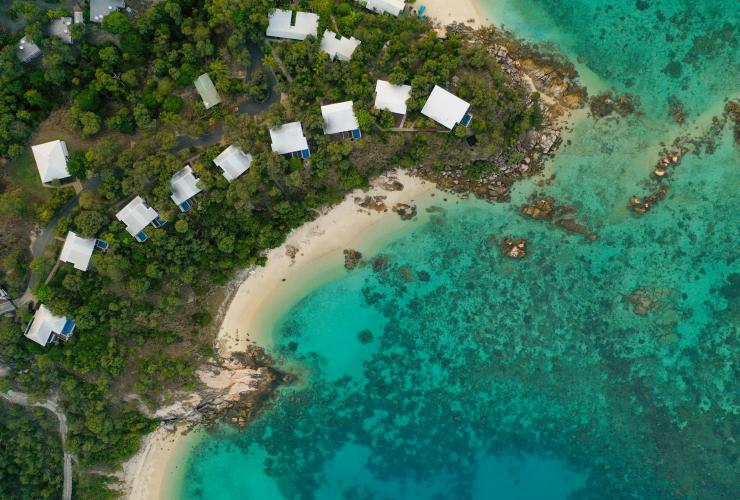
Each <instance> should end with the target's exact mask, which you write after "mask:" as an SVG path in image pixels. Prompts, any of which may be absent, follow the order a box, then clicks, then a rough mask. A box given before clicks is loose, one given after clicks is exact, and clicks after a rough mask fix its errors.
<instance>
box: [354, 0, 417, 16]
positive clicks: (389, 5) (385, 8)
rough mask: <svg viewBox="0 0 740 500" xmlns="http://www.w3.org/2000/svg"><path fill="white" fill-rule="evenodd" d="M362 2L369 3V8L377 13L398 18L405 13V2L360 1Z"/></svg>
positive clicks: (398, 0)
mask: <svg viewBox="0 0 740 500" xmlns="http://www.w3.org/2000/svg"><path fill="white" fill-rule="evenodd" d="M358 1H361V2H367V8H368V9H370V10H374V11H375V12H379V13H381V14H382V13H383V12H386V13H388V14H391V15H394V16H398V15H399V14H401V12H403V9H404V7H405V6H406V5H405V2H404V0H358Z"/></svg>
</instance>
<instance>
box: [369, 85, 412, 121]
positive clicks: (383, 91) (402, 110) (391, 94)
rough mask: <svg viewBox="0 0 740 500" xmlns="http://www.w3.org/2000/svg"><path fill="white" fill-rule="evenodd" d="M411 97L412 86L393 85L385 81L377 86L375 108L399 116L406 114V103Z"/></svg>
mask: <svg viewBox="0 0 740 500" xmlns="http://www.w3.org/2000/svg"><path fill="white" fill-rule="evenodd" d="M410 95H411V85H393V84H392V83H390V82H386V81H385V80H378V83H376V84H375V107H376V108H378V109H386V110H388V111H390V112H391V113H397V114H399V115H405V114H406V101H408V99H409V96H410Z"/></svg>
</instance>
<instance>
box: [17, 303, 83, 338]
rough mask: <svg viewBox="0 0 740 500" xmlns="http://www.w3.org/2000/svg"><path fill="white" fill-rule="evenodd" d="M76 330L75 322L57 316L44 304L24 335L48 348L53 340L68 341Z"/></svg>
mask: <svg viewBox="0 0 740 500" xmlns="http://www.w3.org/2000/svg"><path fill="white" fill-rule="evenodd" d="M74 329H75V322H74V321H72V320H70V319H67V318H65V317H64V316H55V315H54V314H52V312H51V311H50V310H49V309H48V308H47V307H46V306H45V305H43V304H41V305H40V306H39V308H38V310H37V311H36V314H35V315H34V316H33V319H32V320H31V321H30V322H29V323H28V326H27V327H26V331H25V333H24V335H25V336H26V338H29V339H31V340H33V341H34V342H36V343H37V344H39V345H40V346H41V347H46V346H47V345H48V344H49V342H51V340H52V339H53V338H55V337H56V338H58V339H59V340H63V341H64V340H67V339H69V337H70V336H71V335H72V332H73V331H74Z"/></svg>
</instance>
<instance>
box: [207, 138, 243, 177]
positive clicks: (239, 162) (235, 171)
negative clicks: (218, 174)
mask: <svg viewBox="0 0 740 500" xmlns="http://www.w3.org/2000/svg"><path fill="white" fill-rule="evenodd" d="M213 163H215V164H216V166H217V167H219V168H220V169H221V170H222V171H223V174H224V177H226V180H227V181H229V182H231V181H233V180H234V179H236V178H237V177H239V176H240V175H242V174H243V173H244V172H246V171H247V170H249V167H250V165H251V164H252V155H251V154H249V153H245V152H244V151H242V150H241V148H238V147H236V146H234V145H233V144H232V145H231V146H229V147H228V148H226V149H224V150H223V151H222V152H221V154H220V155H218V156H217V157H216V158H214V160H213Z"/></svg>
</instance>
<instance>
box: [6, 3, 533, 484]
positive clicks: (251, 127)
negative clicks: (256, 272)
mask: <svg viewBox="0 0 740 500" xmlns="http://www.w3.org/2000/svg"><path fill="white" fill-rule="evenodd" d="M278 3H280V4H285V5H287V2H278ZM298 4H299V6H300V7H301V8H303V9H306V10H312V11H314V12H318V13H320V14H321V24H320V26H319V33H322V32H323V30H324V29H325V28H330V29H334V30H338V32H339V33H340V34H343V35H346V36H350V35H352V36H355V37H357V38H359V39H360V40H362V45H361V46H360V47H359V48H358V49H357V51H356V52H355V55H354V57H353V59H352V61H351V62H349V63H343V62H332V61H329V60H328V57H327V56H326V54H323V53H321V52H320V51H319V50H318V42H317V41H316V40H315V39H309V40H306V41H304V42H286V43H282V42H272V43H270V44H269V45H265V46H264V47H265V49H264V50H265V52H266V54H267V55H266V56H265V61H266V63H267V64H268V66H270V67H271V68H272V69H273V70H274V72H275V73H276V74H277V76H278V79H279V84H278V86H279V90H280V91H282V92H284V93H285V94H286V95H287V99H283V100H282V102H281V103H278V104H274V105H272V106H271V107H270V108H269V109H268V110H266V111H265V112H264V113H262V114H260V115H259V116H248V115H246V114H238V113H236V112H235V111H234V108H235V106H234V105H235V104H236V103H239V102H242V101H244V100H250V99H251V100H253V101H256V102H260V101H263V100H264V99H266V97H268V90H269V86H268V83H267V78H266V75H265V74H264V73H262V72H261V70H258V71H255V72H254V73H253V74H249V75H246V78H245V79H240V78H237V77H236V76H235V75H237V74H238V72H239V71H240V69H243V67H244V66H248V65H249V62H250V61H249V57H250V56H249V54H250V52H249V50H248V44H250V43H257V44H263V42H264V31H265V27H266V25H267V14H268V11H269V9H270V8H273V7H274V6H275V2H273V1H271V0H205V1H203V0H200V1H199V0H179V1H174V0H163V1H160V2H156V3H155V4H154V5H153V6H152V7H151V8H149V9H148V10H146V11H145V12H142V13H141V14H140V15H139V16H138V17H136V18H129V17H127V16H126V15H124V14H122V13H113V14H110V15H109V16H108V17H106V18H105V21H104V23H103V25H102V29H101V28H98V27H95V26H91V25H87V26H86V27H85V30H76V33H75V44H74V45H73V46H67V45H65V44H63V43H61V42H60V41H58V40H54V39H50V38H48V37H46V36H45V35H44V33H45V30H44V29H43V27H44V25H45V23H46V22H48V19H49V15H46V14H44V15H41V14H40V13H39V12H38V11H37V10H36V8H35V7H34V6H32V5H31V4H29V3H27V2H26V3H23V4H19V7H17V8H16V10H17V11H18V12H20V13H22V16H23V17H24V19H25V20H26V33H25V34H26V36H31V37H32V38H33V39H34V40H36V41H37V42H38V43H39V45H40V46H41V47H42V49H43V50H44V56H43V59H41V60H40V61H36V62H34V63H32V64H27V65H21V64H20V63H19V62H18V61H17V60H16V58H15V51H14V48H13V47H14V43H15V42H16V41H17V40H18V39H19V38H20V36H21V33H15V34H9V33H4V34H2V33H0V47H2V50H0V66H1V67H2V68H3V71H2V74H1V75H0V103H1V104H0V130H5V132H0V156H6V157H7V158H15V157H18V156H19V155H20V153H21V152H23V151H26V149H27V140H28V138H29V135H30V133H31V131H32V130H33V128H34V127H35V126H36V125H38V124H39V122H40V121H41V120H43V119H44V118H45V117H46V116H48V114H49V112H50V111H52V110H53V109H56V108H61V109H62V110H63V112H64V113H65V114H66V116H67V122H68V126H70V127H73V128H74V130H76V131H77V133H78V134H80V135H84V136H90V137H92V138H93V141H94V146H93V147H91V148H89V149H88V150H87V151H86V152H84V154H83V153H82V152H79V151H77V152H73V155H72V162H71V168H72V170H73V172H74V173H75V174H76V175H78V176H79V177H81V178H83V179H84V178H92V177H95V176H97V177H99V179H100V185H99V187H98V188H97V189H95V190H93V191H87V192H85V193H83V196H81V197H80V208H79V209H78V210H77V211H75V212H73V213H71V214H69V215H67V216H65V217H63V218H62V220H61V222H60V223H59V225H58V226H57V234H58V235H59V236H63V235H64V234H66V232H67V231H68V230H74V231H76V232H78V233H80V234H82V235H85V236H94V235H96V236H98V237H100V238H102V239H104V240H106V241H107V242H109V243H110V244H111V247H110V250H109V251H108V253H107V254H105V255H101V254H96V255H95V256H94V257H93V261H92V269H91V270H90V271H88V272H86V273H80V272H78V271H76V270H74V269H73V268H72V267H71V265H64V266H61V267H60V269H59V271H58V272H57V273H56V275H55V276H54V278H53V279H52V280H51V281H50V282H49V283H48V284H41V285H39V286H38V287H37V289H36V290H35V293H36V296H37V298H38V299H39V300H40V301H42V302H43V303H45V304H46V305H47V306H49V307H50V308H51V309H52V310H54V311H56V312H58V313H63V314H65V315H67V316H68V317H70V318H73V319H74V320H75V321H76V323H77V331H76V333H75V335H74V336H73V338H72V340H71V341H70V342H68V343H67V344H66V345H65V346H63V347H49V348H47V349H41V348H39V347H38V346H36V345H35V344H33V343H31V342H29V341H27V340H26V339H24V338H23V337H22V330H23V326H24V325H25V321H26V320H27V319H28V315H27V314H26V313H22V314H21V316H22V318H18V321H13V320H10V319H7V318H5V319H2V320H0V353H1V356H0V360H3V359H7V360H10V361H12V363H13V368H14V383H16V384H17V385H18V386H20V387H22V388H24V389H25V390H26V391H29V392H33V393H35V394H39V395H40V394H46V393H47V392H48V391H50V390H51V389H52V388H54V389H56V390H60V391H61V394H62V398H63V400H62V403H63V406H64V408H65V411H66V412H67V415H68V420H69V432H70V437H69V447H70V449H71V451H72V452H73V453H74V454H75V456H76V458H77V459H78V460H79V464H80V466H81V469H82V470H83V471H84V470H85V469H86V468H91V467H93V466H95V467H96V468H100V467H102V466H114V465H115V464H116V463H117V462H119V461H120V460H122V459H124V458H125V457H127V456H129V455H130V454H131V453H132V452H134V451H135V450H136V449H137V447H138V440H139V437H140V436H141V435H142V434H143V433H145V432H148V431H150V430H151V429H152V428H153V425H154V424H153V423H152V422H151V421H149V420H148V419H146V418H144V417H143V416H142V415H141V414H140V413H139V412H138V411H137V410H136V409H135V408H134V406H133V405H131V404H129V403H125V402H124V398H123V396H125V395H128V394H131V393H137V394H139V395H140V397H141V398H142V399H143V400H144V401H145V402H146V403H149V404H150V405H152V406H156V405H157V404H159V403H161V402H162V401H163V400H164V399H166V398H167V397H169V396H170V395H171V394H172V391H174V390H179V389H187V388H193V387H195V386H196V385H197V381H196V378H195V376H194V371H195V367H196V366H197V365H198V363H200V362H201V361H202V360H204V359H205V358H207V357H208V356H211V355H212V354H213V353H212V348H211V347H210V344H211V340H212V330H213V328H212V325H210V322H211V318H212V311H211V310H210V308H209V306H208V305H206V304H208V303H209V300H208V294H209V292H210V291H211V290H212V289H213V288H214V287H215V286H218V285H222V284H224V283H226V282H227V281H228V280H229V279H231V278H232V277H233V276H234V271H235V270H237V269H240V268H244V267H247V266H251V265H260V264H263V263H264V256H263V251H264V250H265V249H268V248H271V247H275V246H277V245H279V244H280V243H281V242H282V241H283V240H284V238H285V235H286V234H287V233H288V232H289V231H290V230H291V229H293V228H295V227H298V226H300V225H301V224H303V223H305V222H306V221H308V220H310V219H311V218H313V217H314V216H315V209H316V208H317V207H319V206H321V205H324V204H327V203H333V202H336V201H338V200H339V199H341V197H342V196H343V195H344V194H345V193H346V192H347V191H348V190H351V189H353V188H358V187H363V186H366V185H367V184H368V181H369V179H370V178H371V177H372V176H375V175H377V174H379V173H381V172H382V171H384V170H387V169H389V168H393V167H397V166H404V167H410V166H415V165H429V166H434V165H440V164H445V165H459V166H460V168H469V169H470V170H469V172H472V173H476V174H479V173H481V172H483V171H485V170H486V168H489V167H488V164H487V163H481V162H480V161H478V162H474V161H473V160H474V159H477V158H479V157H480V156H485V155H492V154H506V151H507V150H508V149H509V148H510V147H511V146H512V145H514V144H516V143H517V141H518V140H519V138H520V136H521V135H522V133H523V132H525V131H527V130H528V129H530V128H532V127H537V126H539V125H540V121H541V112H540V110H539V107H538V104H537V101H536V100H535V101H534V102H532V103H528V101H527V99H526V93H525V92H524V91H523V90H522V89H518V88H513V87H511V86H510V84H509V83H507V80H506V79H505V77H504V75H503V73H502V72H501V71H500V68H499V67H498V65H497V64H496V62H495V60H494V59H493V58H492V57H490V56H489V55H488V54H487V52H486V50H485V49H484V48H482V47H480V46H477V45H474V44H471V43H469V42H468V41H466V40H465V39H464V38H462V37H461V36H459V35H454V34H450V35H449V39H448V40H441V39H439V38H437V36H436V35H435V33H434V31H433V30H431V29H430V26H429V25H428V24H427V23H426V22H424V21H420V20H418V19H416V18H415V17H413V16H409V15H406V16H401V17H400V18H394V17H391V16H387V15H385V16H380V15H376V14H372V13H369V12H366V11H365V10H364V9H362V8H361V7H360V6H359V5H358V4H356V3H355V2H351V1H341V2H332V1H328V0H315V1H302V2H298ZM44 16H46V17H44ZM283 68H284V69H285V71H286V72H287V74H284V73H283ZM206 71H207V72H209V74H210V75H211V77H212V78H213V80H214V82H215V84H216V87H217V89H218V90H219V92H220V93H221V94H222V97H223V98H224V104H222V105H221V106H218V107H216V108H214V109H212V110H210V111H208V112H206V111H205V110H204V108H203V106H202V103H201V101H200V99H199V98H198V97H197V95H195V94H194V91H193V87H192V81H193V80H194V79H195V77H196V76H198V75H199V74H201V73H203V72H206ZM288 76H290V78H292V80H293V81H292V83H290V84H289V83H287V81H288ZM378 78H384V79H389V80H390V81H392V82H395V83H408V84H411V85H412V86H413V93H412V96H411V99H410V101H409V117H408V120H407V123H406V127H412V126H413V127H416V128H419V129H428V128H433V129H439V126H437V125H436V124H433V123H431V122H429V121H428V120H426V119H425V118H423V117H422V116H421V115H420V114H419V110H420V109H421V107H422V105H423V103H424V101H425V99H426V96H427V95H428V94H429V92H430V91H431V89H432V88H433V86H434V85H435V84H440V85H442V86H445V87H446V88H448V89H449V90H451V91H452V92H455V93H457V94H458V95H459V96H460V97H462V98H464V99H467V100H469V101H471V102H472V112H473V114H474V116H475V118H474V120H473V125H472V127H471V131H472V132H473V133H475V134H476V136H477V138H478V143H477V145H476V148H475V149H473V148H471V147H470V146H468V144H467V143H466V141H465V137H466V136H467V134H468V131H467V130H466V129H463V128H459V129H457V130H455V131H454V132H453V133H440V132H438V131H431V132H429V131H427V132H421V131H420V132H416V133H397V132H393V131H389V130H387V129H389V128H392V127H394V126H395V117H394V116H393V115H391V114H390V113H388V112H385V111H383V112H377V111H375V110H372V104H373V92H374V86H375V81H376V79H378ZM65 89H70V90H69V91H66V90H65ZM29 92H31V93H32V95H29ZM33 92H37V93H38V95H36V94H35V93H33ZM343 100H353V101H354V102H355V111H356V113H357V115H358V119H359V120H360V122H361V127H362V129H363V139H361V140H359V141H349V140H344V141H340V140H337V139H335V138H328V137H326V136H324V135H323V130H322V126H323V122H322V118H321V114H320V108H319V106H320V104H330V103H333V102H339V101H343ZM294 120H300V121H301V122H302V123H303V127H304V132H305V134H306V136H307V137H308V138H309V141H310V143H311V149H312V153H313V155H312V157H311V160H310V161H307V162H302V161H300V160H297V159H287V158H284V157H282V156H279V155H276V154H274V153H272V152H271V150H270V144H269V134H268V126H272V125H277V124H281V123H284V122H287V121H294ZM11 123H12V124H14V126H13V127H10V128H12V132H10V128H8V127H7V126H6V127H3V126H2V124H11ZM218 126H222V127H223V137H222V138H221V139H222V141H221V145H219V144H214V145H211V146H207V147H204V148H201V149H196V148H185V149H181V150H180V151H176V148H175V144H176V140H175V139H176V137H175V132H187V133H189V134H191V135H193V136H197V135H200V134H203V133H205V132H209V131H212V130H218V128H217V127H218ZM3 134H4V135H3ZM126 134H128V137H126V136H125V135H126ZM218 140H219V138H218V137H217V138H216V139H215V140H214V141H213V142H216V141H218ZM232 143H235V144H238V145H240V146H241V147H242V148H243V149H244V150H245V151H249V152H251V153H252V154H253V155H254V162H253V164H252V167H251V169H250V171H249V172H248V173H246V174H245V175H243V176H241V177H240V178H239V179H237V180H236V181H234V182H232V183H228V182H227V181H226V180H225V179H224V178H223V176H222V175H221V173H220V171H219V170H218V169H217V168H215V167H214V165H213V164H212V162H211V161H212V159H213V158H214V157H215V156H216V155H218V153H219V152H220V151H221V150H222V149H223V147H224V146H223V145H224V144H232ZM186 161H189V162H190V163H191V164H192V166H193V169H194V170H195V172H196V175H197V176H198V177H199V178H200V179H201V181H200V186H201V187H203V188H204V192H202V193H201V194H199V195H198V196H197V198H196V203H195V206H194V208H193V209H192V210H191V211H189V212H187V213H180V212H179V211H178V209H177V207H176V206H175V205H174V204H173V203H172V201H171V199H170V194H171V193H170V190H169V183H168V181H169V179H170V177H171V176H172V174H173V173H175V172H176V171H177V170H179V169H181V168H182V167H183V165H184V164H185V162H186ZM12 165H14V163H10V167H8V166H6V167H2V168H5V169H8V168H10V169H11V170H12V169H13V167H12ZM4 175H5V176H9V175H10V173H9V172H5V174H4ZM33 189H34V190H35V189H36V187H34V188H33ZM23 192H24V191H23V188H22V187H18V188H16V190H15V191H12V192H9V191H2V190H1V189H0V218H1V217H2V215H3V210H5V211H6V212H8V213H12V212H13V210H15V209H14V208H13V206H14V205H13V204H14V199H16V198H13V197H14V196H17V195H18V194H22V193H23ZM14 193H16V194H14ZM57 193H63V191H55V192H53V193H52V194H50V195H49V194H47V195H46V198H47V199H48V200H50V201H48V202H47V204H46V205H45V207H43V208H44V210H41V209H38V208H36V209H35V210H34V212H33V213H34V214H35V215H34V217H35V220H38V221H43V220H45V219H48V218H49V217H50V215H51V213H53V211H54V210H55V209H56V208H57V207H58V206H59V204H60V202H61V203H63V200H62V197H63V194H57ZM132 195H141V196H143V197H144V198H145V199H146V200H147V202H148V203H149V204H150V205H151V206H153V207H154V208H156V209H157V210H158V211H159V212H160V215H161V217H162V218H164V219H166V220H167V221H169V224H167V225H166V226H165V227H163V228H160V229H154V228H151V227H150V228H147V230H146V231H147V234H148V235H149V237H150V238H149V240H148V241H147V242H146V243H145V244H139V243H137V242H135V241H134V239H133V238H132V237H131V236H130V235H129V234H128V233H127V232H126V231H125V229H124V226H123V225H122V224H121V223H120V222H118V221H117V220H115V217H114V215H115V213H116V211H117V210H118V209H120V207H121V203H122V202H124V201H125V200H126V199H127V198H129V197H130V196H132ZM21 205H22V204H21ZM3 207H5V208H3ZM18 210H20V208H19V209H18ZM1 220H2V219H0V221H1ZM4 240H5V236H3V237H0V244H4V245H5V246H6V247H7V248H8V250H13V249H14V248H15V247H14V246H13V242H12V241H10V240H8V241H7V242H5V243H4V242H3V241H4ZM58 249H59V245H58V244H54V245H51V246H50V247H49V248H48V249H47V259H46V260H45V259H43V258H41V259H36V260H35V261H34V266H35V268H37V269H38V270H39V271H40V272H39V273H38V274H45V273H44V271H46V270H47V269H48V267H50V266H49V265H50V264H51V263H53V260H54V259H56V256H57V252H58ZM11 254H12V252H10V253H8V254H4V255H8V256H7V257H5V258H4V260H3V261H2V262H0V280H9V279H10V278H11V277H13V276H14V277H15V278H14V279H15V285H14V288H15V290H16V291H20V290H21V289H22V287H21V286H20V285H19V284H20V283H22V282H23V281H22V279H23V277H24V276H25V275H26V273H25V272H23V271H24V266H26V268H27V267H28V260H29V259H28V256H24V255H16V256H15V257H11ZM41 283H43V280H41ZM78 473H79V472H78ZM81 481H82V484H84V485H86V486H85V487H86V488H88V489H89V491H94V490H95V489H96V488H99V487H100V485H101V482H100V481H98V480H97V479H95V478H93V477H91V476H89V475H84V476H83V478H82V480H81Z"/></svg>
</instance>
